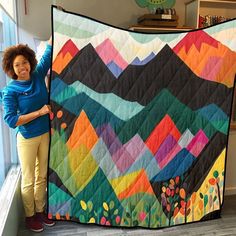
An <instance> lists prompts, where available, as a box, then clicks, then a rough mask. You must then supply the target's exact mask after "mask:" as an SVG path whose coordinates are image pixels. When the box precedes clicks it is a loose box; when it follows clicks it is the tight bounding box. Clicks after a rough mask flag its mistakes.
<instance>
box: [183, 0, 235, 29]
mask: <svg viewBox="0 0 236 236" xmlns="http://www.w3.org/2000/svg"><path fill="white" fill-rule="evenodd" d="M235 12H236V1H235V0H190V1H187V2H185V25H186V26H189V27H193V28H198V21H199V15H202V16H206V15H212V16H215V15H217V16H223V17H225V18H235Z"/></svg>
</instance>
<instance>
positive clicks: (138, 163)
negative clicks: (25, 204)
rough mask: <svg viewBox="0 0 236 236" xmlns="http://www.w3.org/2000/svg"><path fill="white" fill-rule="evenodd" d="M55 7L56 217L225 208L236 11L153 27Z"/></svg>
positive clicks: (51, 211) (152, 215) (128, 218)
mask: <svg viewBox="0 0 236 236" xmlns="http://www.w3.org/2000/svg"><path fill="white" fill-rule="evenodd" d="M52 13H53V14H52V18H53V65H52V68H51V86H50V103H51V106H52V114H51V117H50V119H51V144H50V160H49V176H48V177H49V178H48V216H49V217H50V218H53V219H57V220H71V221H76V222H81V223H89V224H99V225H106V226H122V227H134V226H141V227H147V228H160V227H167V226H172V225H178V224H183V223H189V222H194V221H202V220H207V219H214V218H217V217H220V212H221V208H222V204H223V199H224V181H225V161H226V153H227V141H228V133H229V124H230V115H231V106H232V95H233V87H234V79H235V73H236V53H235V51H236V21H235V20H231V21H228V22H225V23H221V24H218V25H215V26H213V27H210V28H206V29H202V30H194V31H191V32H181V33H159V34H156V33H155V34H154V33H153V34H149V33H137V32H131V31H128V30H123V29H120V28H116V27H113V26H111V25H107V24H105V23H102V22H99V21H97V20H94V19H91V18H89V17H86V16H82V15H77V14H74V13H71V12H66V11H59V10H57V9H56V8H54V7H53V8H52Z"/></svg>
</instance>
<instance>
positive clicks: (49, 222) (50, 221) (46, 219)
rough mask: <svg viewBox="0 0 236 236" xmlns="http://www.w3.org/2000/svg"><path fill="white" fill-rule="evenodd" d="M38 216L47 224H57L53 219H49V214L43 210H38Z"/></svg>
mask: <svg viewBox="0 0 236 236" xmlns="http://www.w3.org/2000/svg"><path fill="white" fill-rule="evenodd" d="M36 217H37V219H38V221H39V222H41V223H42V224H44V225H46V226H53V225H55V222H54V221H53V220H50V219H48V217H47V215H46V214H45V213H43V212H37V213H36Z"/></svg>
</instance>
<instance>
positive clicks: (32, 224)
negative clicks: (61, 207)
mask: <svg viewBox="0 0 236 236" xmlns="http://www.w3.org/2000/svg"><path fill="white" fill-rule="evenodd" d="M25 225H26V227H27V228H28V229H30V230H31V231H33V232H36V233H39V232H42V231H43V229H44V228H43V224H42V223H41V222H40V221H38V220H37V219H36V218H35V216H31V217H25Z"/></svg>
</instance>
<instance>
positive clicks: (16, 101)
mask: <svg viewBox="0 0 236 236" xmlns="http://www.w3.org/2000/svg"><path fill="white" fill-rule="evenodd" d="M51 50H52V46H50V45H47V47H46V50H45V52H44V55H43V56H42V58H41V60H40V61H39V63H38V65H37V66H36V68H35V70H34V71H33V72H32V74H31V77H30V80H27V81H18V80H12V81H11V82H10V83H9V84H8V85H7V86H6V87H5V88H4V89H3V91H2V102H3V108H4V120H5V122H6V123H7V124H8V126H9V127H11V128H16V123H17V121H18V118H19V116H20V115H24V114H28V113H31V112H33V111H36V110H39V109H40V108H41V107H42V106H44V105H45V104H48V103H49V100H48V91H47V88H46V85H45V76H46V74H47V71H48V69H49V67H50V64H51ZM48 131H49V117H48V114H47V115H44V116H40V117H38V118H36V119H34V120H32V121H31V122H29V123H27V124H24V125H21V126H18V127H17V132H20V133H21V134H22V136H23V137H24V138H32V137H36V136H39V135H41V134H44V133H46V132H48Z"/></svg>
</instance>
